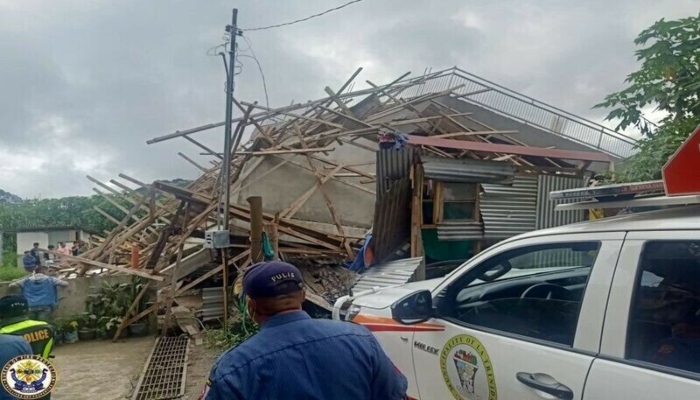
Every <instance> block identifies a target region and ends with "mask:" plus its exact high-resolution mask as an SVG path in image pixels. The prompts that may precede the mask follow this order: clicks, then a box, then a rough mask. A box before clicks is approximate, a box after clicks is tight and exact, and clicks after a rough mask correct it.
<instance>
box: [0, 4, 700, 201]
mask: <svg viewBox="0 0 700 400" xmlns="http://www.w3.org/2000/svg"><path fill="white" fill-rule="evenodd" d="M344 2H346V0H323V1H322V0H254V1H253V0H249V1H216V0H207V1H195V0H168V1H166V0H149V1H143V0H138V1H137V0H110V1H107V0H81V1H79V0H53V1H48V0H0V189H4V190H7V191H10V192H12V193H15V194H17V195H19V196H21V197H23V198H33V197H61V196H68V195H83V194H89V193H90V192H91V188H92V187H93V185H92V184H91V183H90V182H89V181H88V180H87V179H86V178H85V175H87V174H89V175H92V176H94V177H96V178H98V179H100V180H103V181H107V180H109V179H112V178H114V177H115V176H116V175H117V174H119V173H120V172H123V173H126V174H128V175H131V176H134V177H136V178H138V179H140V180H142V181H149V182H150V181H152V180H155V179H171V178H176V177H180V178H194V177H196V176H197V172H198V171H197V170H196V169H195V168H193V167H192V166H191V165H189V164H188V163H187V162H185V161H184V160H182V159H181V158H180V157H178V156H177V152H178V151H182V152H184V153H185V154H188V155H191V156H195V155H196V154H197V153H199V151H198V149H197V148H196V147H194V146H193V145H191V144H189V143H187V142H185V141H183V140H181V139H178V140H173V141H169V142H164V143H159V144H154V145H147V144H146V140H148V139H151V138H153V137H156V136H161V135H164V134H168V133H171V132H173V131H176V130H182V129H187V128H192V127H195V126H198V125H202V124H207V123H211V122H219V121H222V120H223V117H224V92H223V91H224V83H225V75H224V70H223V65H222V62H221V59H220V58H216V57H210V56H207V55H206V53H207V50H208V49H210V48H211V47H213V46H216V45H218V44H220V43H221V42H222V36H223V33H224V26H225V25H226V24H227V23H229V22H230V15H231V14H230V13H231V8H232V7H237V8H238V9H239V24H240V26H241V27H242V28H243V29H245V28H252V27H257V26H264V25H270V24H276V23H281V22H286V21H289V20H294V19H298V18H303V17H306V16H308V15H310V14H314V13H317V12H320V11H323V10H325V9H327V8H330V7H334V6H337V5H340V4H343V3H344ZM697 6H698V4H697V1H696V0H587V1H583V2H582V1H573V0H492V1H489V2H486V1H483V0H480V1H477V0H440V1H435V0H433V1H427V0H365V1H362V2H360V3H357V4H353V5H351V6H349V7H346V8H344V9H342V10H340V11H338V12H335V13H333V14H330V15H326V16H323V17H321V18H317V19H313V20H311V21H308V22H304V23H301V24H297V25H293V26H289V27H283V28H277V29H272V30H265V31H257V32H250V33H246V34H245V35H246V36H247V37H248V38H249V39H250V41H251V42H252V44H253V46H252V48H253V50H254V51H255V54H256V55H257V56H258V58H259V60H260V62H261V64H262V68H263V71H264V73H265V76H266V78H267V87H268V93H269V98H270V104H271V106H273V107H274V106H282V105H287V104H289V103H290V102H291V101H292V100H296V101H306V100H311V99H315V98H319V97H323V96H325V93H324V92H323V88H324V87H325V86H326V85H328V86H330V87H331V88H334V89H337V88H338V87H339V86H340V85H341V84H342V83H343V82H344V81H345V80H346V79H347V78H348V77H349V76H350V75H351V74H352V72H353V71H354V70H355V69H357V68H358V67H363V68H364V71H363V73H362V74H361V76H360V77H359V79H358V80H357V82H358V83H357V84H356V86H355V89H359V88H361V87H362V85H361V84H360V83H361V82H364V81H365V80H366V79H369V80H371V81H373V82H375V83H388V82H389V81H390V80H393V79H395V78H396V77H398V76H400V75H402V74H403V73H405V72H408V71H412V72H413V74H414V75H419V74H421V73H422V72H423V71H424V69H425V68H426V67H432V68H433V69H434V70H437V69H441V68H448V67H452V66H454V65H457V66H459V67H461V68H462V69H465V70H467V71H469V72H472V73H474V74H476V75H480V76H482V77H484V78H487V79H490V80H492V81H495V82H497V83H500V84H502V85H504V86H506V87H509V88H511V89H513V90H516V91H519V92H521V93H524V94H527V95H529V96H531V97H534V98H537V99H539V100H541V101H544V102H547V103H550V104H552V105H555V106H558V107H560V108H563V109H565V110H567V111H570V112H573V113H574V114H578V115H581V116H583V117H587V118H590V119H592V120H594V121H597V122H600V121H601V120H602V116H603V115H604V113H603V112H601V111H600V110H591V107H592V106H593V105H594V104H596V103H598V102H599V101H601V100H602V99H603V97H604V96H605V95H606V94H608V93H610V92H613V91H615V90H619V89H620V88H621V87H622V81H623V79H624V77H625V76H626V75H627V74H628V73H630V72H632V71H634V70H635V68H636V62H635V59H634V56H633V52H634V47H633V44H632V40H633V39H634V38H635V37H636V35H637V33H638V32H639V31H640V30H642V29H644V28H645V27H647V26H649V25H650V24H652V23H653V22H654V21H656V20H657V19H659V18H661V17H665V18H667V19H674V18H679V17H685V16H690V15H693V14H695V13H697V11H698V7H697ZM247 47H248V45H247V44H246V43H245V42H244V43H242V44H241V50H247ZM244 54H246V53H244ZM247 54H250V52H249V51H248V52H247ZM241 61H242V63H243V69H242V72H241V74H240V75H238V76H237V82H236V97H238V98H239V99H241V100H246V101H253V100H258V101H260V102H261V103H263V104H264V101H265V99H264V92H263V89H262V82H261V79H260V73H259V72H258V69H257V66H256V65H255V64H254V62H253V61H252V60H250V59H248V58H242V59H241ZM197 137H198V138H201V139H202V140H204V141H205V142H207V143H208V144H210V145H212V146H217V149H219V148H221V146H222V143H221V142H222V141H223V128H221V129H216V130H211V131H208V132H206V133H201V134H199V136H197Z"/></svg>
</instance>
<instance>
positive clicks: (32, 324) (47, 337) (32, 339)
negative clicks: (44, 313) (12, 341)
mask: <svg viewBox="0 0 700 400" xmlns="http://www.w3.org/2000/svg"><path fill="white" fill-rule="evenodd" d="M0 333H5V334H8V335H15V336H22V337H23V338H24V339H25V340H26V341H27V342H29V345H30V346H32V351H33V352H34V354H36V355H38V356H41V357H43V358H44V359H48V358H49V355H50V354H51V350H52V349H53V338H54V328H53V326H52V325H51V324H48V323H46V322H43V321H32V320H26V321H21V322H17V323H14V324H11V325H7V326H3V327H2V328H0Z"/></svg>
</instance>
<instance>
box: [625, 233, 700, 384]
mask: <svg viewBox="0 0 700 400" xmlns="http://www.w3.org/2000/svg"><path fill="white" fill-rule="evenodd" d="M693 242H694V243H698V244H700V239H696V240H693V239H687V238H685V239H680V238H679V239H649V240H646V241H644V242H643V243H642V246H641V251H640V252H639V259H638V260H637V271H636V274H635V277H634V282H633V284H632V297H631V298H630V303H629V304H630V306H629V309H628V310H627V330H626V332H625V348H624V349H623V360H624V361H625V362H626V363H628V364H630V365H639V366H640V367H643V368H647V369H650V366H654V368H653V369H654V370H656V371H662V372H663V371H668V372H669V373H672V374H674V375H679V373H681V374H680V375H679V376H685V377H688V376H697V377H698V378H700V372H693V371H687V370H684V369H679V368H673V367H669V366H666V365H661V364H656V363H653V362H651V361H645V360H640V359H637V358H630V355H629V353H630V345H631V340H630V339H631V337H632V336H633V335H632V323H633V322H634V319H633V318H634V314H635V313H634V311H635V310H636V305H637V303H638V301H637V300H638V297H637V296H638V295H639V293H640V290H641V286H642V285H641V283H642V278H643V275H644V272H645V269H644V261H645V260H644V255H645V252H646V251H647V246H649V245H651V244H656V243H693ZM698 267H699V268H700V266H698ZM698 340H700V339H698ZM698 378H696V379H698Z"/></svg>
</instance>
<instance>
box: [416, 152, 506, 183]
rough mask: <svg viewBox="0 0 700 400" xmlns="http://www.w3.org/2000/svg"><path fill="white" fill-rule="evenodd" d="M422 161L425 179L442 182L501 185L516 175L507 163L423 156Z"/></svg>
mask: <svg viewBox="0 0 700 400" xmlns="http://www.w3.org/2000/svg"><path fill="white" fill-rule="evenodd" d="M421 161H422V162H423V170H424V171H425V177H426V178H431V179H435V180H438V181H442V182H462V183H484V182H487V183H496V182H498V183H500V182H504V181H507V180H510V179H511V178H512V177H513V175H514V174H515V169H514V167H513V164H511V163H507V162H498V161H482V160H469V159H461V160H455V159H450V158H439V157H430V156H422V157H421ZM508 183H510V182H508Z"/></svg>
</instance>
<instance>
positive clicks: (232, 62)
mask: <svg viewBox="0 0 700 400" xmlns="http://www.w3.org/2000/svg"><path fill="white" fill-rule="evenodd" d="M226 31H227V32H228V33H229V34H230V35H231V41H230V43H229V49H228V71H227V77H226V125H225V127H224V132H225V133H224V134H225V137H224V162H223V171H222V176H221V177H222V179H221V189H222V190H221V194H222V196H223V197H224V199H223V200H224V201H223V203H224V204H223V210H222V211H223V214H224V215H223V218H222V225H223V226H222V227H221V229H222V230H223V231H224V232H225V235H226V243H229V238H230V228H231V227H230V226H229V212H230V205H231V157H232V155H231V151H232V149H231V141H232V139H233V138H232V137H231V120H232V119H233V87H234V86H233V78H234V72H235V68H236V36H238V32H239V30H238V9H237V8H234V9H233V15H232V17H231V25H227V26H226ZM239 134H242V132H241V133H239ZM228 247H229V246H226V247H225V248H223V249H222V250H221V254H222V257H221V258H222V261H223V263H224V271H223V274H224V276H223V278H224V279H223V281H224V282H223V284H224V288H223V291H224V293H223V294H224V331H228V303H229V302H228V287H229V279H228V278H229V277H228Z"/></svg>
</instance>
